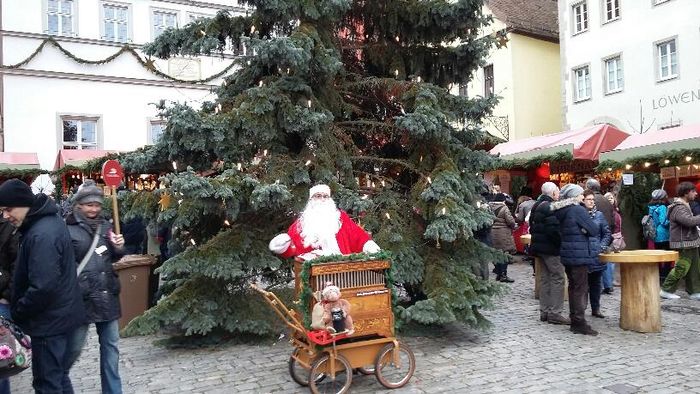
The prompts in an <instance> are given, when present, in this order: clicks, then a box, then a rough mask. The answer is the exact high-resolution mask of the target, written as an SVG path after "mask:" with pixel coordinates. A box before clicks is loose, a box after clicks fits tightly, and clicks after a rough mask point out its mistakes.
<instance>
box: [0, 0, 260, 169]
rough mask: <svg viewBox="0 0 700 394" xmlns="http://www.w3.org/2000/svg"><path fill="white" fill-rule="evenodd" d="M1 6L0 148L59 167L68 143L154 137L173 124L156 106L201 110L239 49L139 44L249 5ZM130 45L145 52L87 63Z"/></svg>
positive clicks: (8, 2) (78, 0)
mask: <svg viewBox="0 0 700 394" xmlns="http://www.w3.org/2000/svg"><path fill="white" fill-rule="evenodd" d="M0 7H1V8H0V12H1V18H0V20H1V21H2V26H1V28H0V59H1V60H2V65H3V67H2V68H0V78H1V79H0V111H1V112H0V115H2V124H1V126H2V132H3V135H2V137H3V138H2V139H1V140H0V142H2V146H0V148H1V149H0V150H2V151H6V152H36V153H38V156H39V162H40V164H41V167H42V168H44V169H53V166H54V161H55V160H56V157H57V153H58V152H59V150H61V149H91V150H111V151H130V150H133V149H136V148H138V147H141V146H144V145H147V144H152V143H153V142H154V141H156V140H157V139H158V137H159V135H160V133H162V130H163V127H164V125H165V121H164V120H163V119H160V118H158V116H157V115H158V111H157V109H156V107H155V105H153V104H154V103H158V102H160V101H161V100H165V101H166V102H186V103H188V104H189V105H191V106H193V107H198V106H199V105H201V103H202V102H203V101H206V100H213V99H214V95H213V94H212V89H213V88H214V87H215V86H218V85H219V84H220V83H221V81H222V79H221V77H218V78H215V79H212V80H208V79H210V78H211V77H212V76H215V75H217V74H219V73H221V72H222V71H226V72H225V73H224V74H223V75H227V74H228V73H230V72H231V70H232V68H231V65H232V64H233V61H234V59H235V55H234V53H233V52H231V53H228V54H225V55H224V56H223V57H222V56H216V57H204V56H202V57H177V58H172V59H169V60H150V59H148V58H147V57H146V56H145V55H143V53H142V52H141V51H140V50H139V48H140V47H141V46H142V45H143V44H145V43H147V42H150V41H152V40H153V39H154V38H155V37H156V36H157V35H158V34H160V33H161V32H162V31H163V30H165V29H166V28H168V27H181V26H184V25H186V24H187V23H189V22H191V21H193V20H195V19H197V18H200V17H209V16H214V15H215V14H216V13H217V12H218V11H219V10H221V9H225V10H228V11H229V12H231V13H233V14H236V13H245V11H246V9H245V8H244V7H243V6H239V5H238V4H237V1H236V0H208V1H190V0H119V1H111V0H0ZM49 38H53V40H55V41H51V40H49V41H47V39H49ZM54 42H55V43H57V44H58V45H60V47H62V48H63V49H64V50H65V52H62V51H61V50H60V48H59V47H57V46H56V45H54ZM125 44H128V45H129V47H131V48H134V49H136V52H134V53H131V52H129V51H123V52H122V53H121V54H119V55H118V56H116V57H114V58H113V59H109V61H107V62H104V63H101V64H89V63H85V62H84V61H85V60H88V61H98V60H105V59H108V58H109V57H110V56H112V55H115V54H116V53H117V52H119V51H120V50H122V49H124V45H125ZM42 45H43V47H41V46H42ZM32 54H35V56H34V57H33V58H31V59H29V58H30V57H31V56H32ZM27 59H29V61H26V62H25V63H23V64H20V65H18V63H22V62H24V61H25V60H27ZM173 78H174V79H173ZM201 80H207V81H206V82H201V83H192V81H201Z"/></svg>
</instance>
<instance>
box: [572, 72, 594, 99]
mask: <svg viewBox="0 0 700 394" xmlns="http://www.w3.org/2000/svg"><path fill="white" fill-rule="evenodd" d="M590 98H591V71H590V68H589V67H588V66H583V67H579V68H576V69H574V102H577V101H584V100H588V99H590Z"/></svg>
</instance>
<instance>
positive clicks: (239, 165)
mask: <svg viewBox="0 0 700 394" xmlns="http://www.w3.org/2000/svg"><path fill="white" fill-rule="evenodd" d="M236 167H237V168H238V171H240V170H241V169H243V165H242V164H241V163H238V164H236Z"/></svg>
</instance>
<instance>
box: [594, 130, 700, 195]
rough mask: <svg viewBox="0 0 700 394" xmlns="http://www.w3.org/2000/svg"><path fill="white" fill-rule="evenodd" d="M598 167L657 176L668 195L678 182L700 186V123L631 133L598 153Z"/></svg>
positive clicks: (671, 193) (672, 191)
mask: <svg viewBox="0 0 700 394" xmlns="http://www.w3.org/2000/svg"><path fill="white" fill-rule="evenodd" d="M600 161H601V167H605V169H619V170H624V171H625V172H628V173H635V172H654V173H657V174H659V175H660V177H661V179H662V181H663V188H664V189H665V190H666V192H667V193H668V195H669V196H673V195H675V188H676V185H678V183H679V182H685V181H689V182H693V183H696V184H698V186H700V125H688V126H680V127H674V128H670V129H665V130H658V131H653V132H648V133H644V134H634V135H632V136H630V137H629V138H628V139H626V140H625V141H623V142H622V143H621V144H620V145H618V146H617V147H616V148H615V149H613V150H610V151H608V152H603V153H602V154H601V155H600Z"/></svg>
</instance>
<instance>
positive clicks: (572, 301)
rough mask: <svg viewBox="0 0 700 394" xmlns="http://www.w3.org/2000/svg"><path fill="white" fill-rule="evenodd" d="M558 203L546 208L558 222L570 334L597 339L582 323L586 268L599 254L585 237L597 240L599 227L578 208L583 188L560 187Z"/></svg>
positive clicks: (593, 331) (583, 320)
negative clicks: (566, 285)
mask: <svg viewBox="0 0 700 394" xmlns="http://www.w3.org/2000/svg"><path fill="white" fill-rule="evenodd" d="M560 198H561V199H560V200H559V201H556V202H553V203H551V204H550V209H551V210H552V211H553V212H554V215H555V216H556V218H557V219H558V221H559V233H560V235H561V247H560V250H559V254H560V260H561V263H562V264H563V265H564V268H565V270H566V276H567V277H568V278H569V314H570V315H569V316H570V320H571V328H570V329H571V332H573V333H575V334H583V335H598V332H597V331H595V330H594V329H593V328H591V326H589V325H588V323H587V322H586V315H585V313H586V307H587V305H588V267H589V265H592V264H595V263H596V261H597V258H598V253H599V251H597V250H591V248H590V240H589V237H598V236H599V233H600V228H599V226H598V225H597V224H596V223H595V222H594V221H593V219H591V217H590V215H589V214H588V210H586V208H584V206H583V205H582V204H581V203H582V201H583V188H582V187H581V186H579V185H574V184H568V185H566V186H564V187H562V189H561V192H560Z"/></svg>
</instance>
